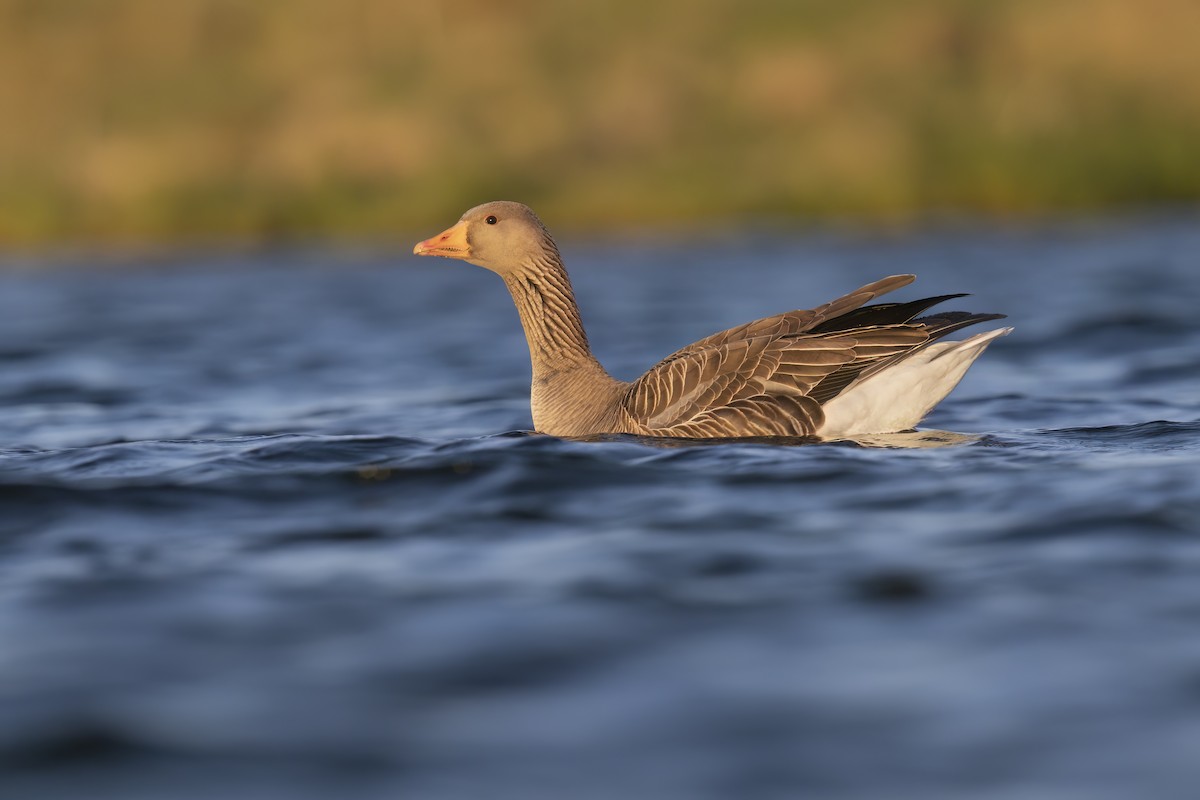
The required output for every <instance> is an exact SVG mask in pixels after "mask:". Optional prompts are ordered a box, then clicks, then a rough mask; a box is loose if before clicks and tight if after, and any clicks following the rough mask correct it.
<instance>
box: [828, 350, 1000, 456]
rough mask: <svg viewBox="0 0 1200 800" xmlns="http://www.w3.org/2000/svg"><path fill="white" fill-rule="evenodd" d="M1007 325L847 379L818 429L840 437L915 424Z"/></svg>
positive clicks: (898, 428)
mask: <svg viewBox="0 0 1200 800" xmlns="http://www.w3.org/2000/svg"><path fill="white" fill-rule="evenodd" d="M1011 330H1012V328H1000V329H998V330H994V331H988V332H986V333H981V334H979V335H978V336H972V337H971V338H970V339H964V340H962V341H958V342H938V343H936V344H931V345H930V346H929V347H926V348H924V349H922V350H918V351H917V352H916V353H913V354H912V355H911V356H909V357H908V358H905V359H903V360H901V361H898V362H896V363H895V364H893V365H892V366H890V367H888V368H887V369H885V370H882V371H880V372H877V373H875V374H874V375H872V376H871V377H869V378H867V379H866V380H864V381H863V382H862V383H858V384H853V385H851V386H850V388H848V389H847V390H845V391H844V392H842V393H841V394H839V395H838V396H837V397H835V398H833V399H832V400H830V401H829V402H828V403H826V404H825V406H824V409H825V424H824V425H822V426H821V428H820V429H819V430H818V431H817V435H818V436H821V437H823V438H825V439H841V438H845V437H848V436H861V435H863V434H874V433H894V432H896V431H906V430H909V429H911V428H913V427H915V426H916V424H917V423H918V422H920V421H921V420H922V419H924V418H925V415H926V414H928V413H929V412H930V411H932V410H933V407H934V406H936V405H937V404H938V403H940V402H941V401H942V399H943V398H944V397H945V396H946V395H948V394H950V390H951V389H953V388H954V387H955V386H957V385H958V382H959V381H961V380H962V378H963V375H965V374H966V372H967V368H968V367H970V366H971V364H972V362H974V361H975V359H977V358H979V356H980V354H981V353H982V352H983V351H984V350H986V349H987V346H988V345H989V344H991V343H992V340H994V339H996V338H998V337H1000V336H1004V335H1006V334H1008V333H1009V332H1010V331H1011Z"/></svg>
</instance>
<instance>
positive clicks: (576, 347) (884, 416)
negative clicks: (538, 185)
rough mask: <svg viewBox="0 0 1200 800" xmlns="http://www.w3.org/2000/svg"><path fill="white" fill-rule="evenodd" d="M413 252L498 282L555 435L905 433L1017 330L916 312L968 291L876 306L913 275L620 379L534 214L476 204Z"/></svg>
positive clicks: (536, 407) (715, 340) (720, 338)
mask: <svg viewBox="0 0 1200 800" xmlns="http://www.w3.org/2000/svg"><path fill="white" fill-rule="evenodd" d="M413 252H414V253H416V254H417V255H436V256H445V257H449V258H457V259H461V260H464V261H468V262H470V263H472V264H476V265H478V266H482V267H486V268H487V269H490V270H491V271H493V272H495V273H497V274H499V275H500V277H501V278H503V279H504V283H505V285H506V286H508V290H509V292H510V293H511V294H512V298H513V302H514V303H515V304H516V307H517V312H518V314H519V315H520V318H521V324H522V326H523V328H524V330H525V339H526V342H527V343H528V345H529V357H530V362H531V364H532V367H533V383H532V386H531V391H530V407H531V410H532V412H533V424H534V427H535V428H536V429H537V430H538V431H540V432H542V433H547V434H551V435H554V436H564V437H581V436H593V435H597V434H611V433H629V434H636V435H641V436H656V437H682V438H704V439H709V438H714V439H720V438H745V437H767V436H788V437H804V436H817V437H821V438H828V439H836V438H843V437H849V436H856V435H865V434H878V433H892V432H897V431H903V430H908V429H911V428H912V427H914V426H915V425H916V424H917V423H919V422H920V421H921V419H923V418H924V417H925V415H927V414H928V413H929V412H930V410H932V409H933V407H934V406H935V405H937V404H938V403H939V402H941V400H942V399H943V398H944V397H945V396H946V395H947V394H949V393H950V391H951V390H952V389H953V388H954V387H955V386H956V385H957V384H958V382H959V381H960V380H962V377H963V375H964V374H965V373H966V371H967V369H968V368H969V367H970V366H971V363H972V362H974V360H975V359H976V358H978V357H979V355H980V354H981V353H982V352H983V351H984V349H986V347H987V346H988V344H990V343H991V342H992V341H993V340H995V339H996V338H997V337H999V336H1003V335H1004V334H1006V333H1008V332H1009V331H1010V330H1011V328H1000V329H997V330H992V331H988V332H986V333H982V334H979V335H977V336H974V337H971V338H969V339H966V340H963V341H944V340H943V337H945V336H947V335H948V334H951V333H953V332H955V331H957V330H960V329H962V328H964V327H967V326H968V325H974V324H975V323H978V322H985V321H988V320H994V319H1001V318H1003V316H1004V315H1002V314H972V313H969V312H965V311H949V312H942V313H934V314H929V315H926V316H922V314H923V313H924V312H925V311H927V310H928V309H930V308H931V307H933V306H934V305H936V304H938V303H940V302H942V301H945V300H950V299H953V298H956V297H962V296H963V295H945V296H941V297H931V298H925V299H921V300H913V301H909V302H906V303H878V304H875V305H868V303H870V302H871V301H872V300H874V299H876V298H877V297H879V296H881V295H883V294H886V293H888V292H891V291H894V290H896V289H899V288H901V287H903V286H907V285H908V284H910V283H912V281H913V280H914V276H912V275H893V276H890V277H887V278H883V279H881V280H878V281H875V282H874V283H870V284H867V285H866V286H863V287H862V288H860V289H856V290H855V291H853V292H851V293H849V294H847V295H845V296H843V297H839V298H838V299H836V300H833V301H830V302H828V303H825V304H824V305H821V306H817V307H816V308H813V309H808V310H796V311H788V312H786V313H783V314H779V315H777V316H774V317H767V318H764V319H759V320H755V321H753V322H748V323H746V324H745V325H740V326H738V327H736V328H731V329H729V330H726V331H721V332H719V333H714V334H713V335H711V336H708V337H706V338H704V339H701V340H700V341H698V342H695V343H693V344H690V345H688V346H687V347H684V348H683V349H681V350H678V351H676V352H674V353H672V354H671V355H669V356H667V357H666V358H664V359H663V360H662V361H660V362H659V363H658V364H656V365H654V366H653V367H651V368H650V369H649V370H648V371H647V372H646V373H645V374H644V375H642V376H641V377H640V378H638V379H637V380H635V381H632V382H625V381H620V380H617V379H616V378H613V377H612V376H611V375H609V374H608V372H606V371H605V369H604V368H603V367H602V366H601V365H600V363H599V362H598V361H597V360H596V358H595V356H593V355H592V351H591V348H590V347H589V345H588V340H587V334H586V333H585V332H584V329H583V323H582V321H581V319H580V316H579V308H578V306H577V305H576V303H575V296H574V292H573V291H572V289H571V282H570V279H569V278H568V277H567V272H566V268H565V267H564V266H563V262H562V258H561V256H560V255H559V251H558V247H557V246H556V245H555V243H554V240H553V238H551V236H550V233H549V232H548V231H547V230H546V228H545V226H544V225H543V224H542V222H541V220H539V219H538V217H537V216H536V215H535V214H534V213H533V211H532V210H531V209H529V208H528V207H527V206H524V205H522V204H520V203H513V202H507V201H498V202H492V203H485V204H483V205H481V206H476V207H475V208H473V209H471V210H470V211H468V212H467V213H465V214H463V216H462V218H461V219H460V220H459V221H458V222H457V223H455V225H453V226H452V227H450V228H448V229H447V230H445V231H444V232H442V233H440V234H438V235H437V236H434V237H432V238H430V239H426V240H425V241H423V242H420V243H418V244H417V245H416V247H414V248H413Z"/></svg>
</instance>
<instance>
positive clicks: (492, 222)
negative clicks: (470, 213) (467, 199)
mask: <svg viewBox="0 0 1200 800" xmlns="http://www.w3.org/2000/svg"><path fill="white" fill-rule="evenodd" d="M484 222H486V223H487V224H488V225H495V224H496V218H495V217H494V216H491V217H488V218H487V219H485V220H484Z"/></svg>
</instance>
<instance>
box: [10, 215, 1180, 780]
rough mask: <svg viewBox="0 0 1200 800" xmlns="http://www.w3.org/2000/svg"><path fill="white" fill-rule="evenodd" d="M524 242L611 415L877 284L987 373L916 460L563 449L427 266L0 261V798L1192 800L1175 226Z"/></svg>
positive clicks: (834, 447) (501, 341)
mask: <svg viewBox="0 0 1200 800" xmlns="http://www.w3.org/2000/svg"><path fill="white" fill-rule="evenodd" d="M563 244H564V251H565V253H566V256H567V259H568V262H569V264H570V266H571V269H572V275H573V277H574V280H575V284H576V288H577V290H578V292H579V295H580V300H581V304H582V306H583V313H584V318H585V322H586V323H587V324H588V326H589V329H590V332H591V335H592V341H593V345H594V346H595V349H596V350H597V353H598V354H599V356H600V357H601V360H602V361H604V363H605V364H606V365H607V366H609V368H610V369H611V370H612V371H613V372H614V373H615V374H617V375H618V376H620V377H625V378H631V377H634V376H635V375H637V374H638V373H639V372H640V371H641V370H643V369H645V368H646V367H648V366H649V365H650V364H652V363H653V362H655V361H656V360H658V359H659V358H661V357H662V356H663V355H665V354H666V353H668V352H670V351H672V350H674V349H675V348H677V347H679V346H681V345H683V344H686V343H687V342H690V341H693V340H695V339H697V338H700V337H701V336H704V335H707V334H709V333H711V332H713V331H714V330H717V329H720V328H724V327H728V326H731V325H734V324H738V323H740V322H744V321H746V320H748V319H751V318H754V317H758V316H764V315H767V314H772V313H777V312H779V311H782V310H785V309H787V308H791V307H807V306H811V305H815V304H817V303H820V302H823V301H825V300H827V299H830V298H831V297H833V296H835V295H837V294H840V293H843V292H845V291H847V290H849V289H851V288H854V287H856V286H858V285H861V284H863V283H867V282H869V281H871V280H875V279H877V278H879V277H881V276H883V275H886V274H893V273H898V272H915V273H917V274H918V275H919V281H918V283H917V284H916V285H915V286H914V287H909V288H908V289H905V290H903V292H902V293H900V295H899V297H900V299H912V298H915V297H918V296H925V295H933V294H943V293H950V292H956V291H970V292H973V293H974V296H973V297H971V298H966V299H964V300H960V301H956V302H955V304H954V305H955V306H956V307H960V308H965V309H969V310H975V311H1001V312H1006V313H1008V314H1009V315H1010V319H1009V320H1008V321H1007V322H1006V323H1005V324H1012V325H1014V326H1015V327H1016V331H1015V332H1014V333H1013V334H1012V335H1011V336H1009V337H1007V338H1005V339H1001V340H1000V341H998V342H997V343H996V344H995V345H993V346H992V348H991V349H990V350H989V351H988V352H987V354H986V355H985V356H984V357H983V359H981V360H980V361H979V362H978V363H977V364H976V366H975V367H974V369H973V370H972V372H971V374H970V375H969V376H968V378H967V380H966V381H965V382H964V383H963V384H962V385H961V386H960V388H959V389H958V390H957V391H956V392H955V393H954V394H953V395H951V397H950V399H949V400H948V401H947V402H946V403H944V404H943V405H942V406H941V407H940V408H939V409H937V410H936V411H935V413H934V414H933V416H931V417H930V418H929V420H928V421H927V424H926V425H925V426H924V427H926V428H929V429H935V430H945V431H951V432H954V433H961V434H970V436H969V437H964V441H962V442H961V443H958V444H955V445H954V446H947V447H923V448H912V447H898V446H896V447H864V446H856V445H853V444H847V443H838V444H818V445H807V446H777V445H771V444H761V443H744V444H730V445H720V446H691V447H656V446H652V445H651V444H649V443H645V442H639V441H636V440H632V439H627V438H620V437H617V438H614V439H612V440H606V441H598V442H571V441H561V440H557V439H554V438H550V437H545V436H539V435H531V434H529V433H528V428H529V426H530V420H529V411H528V362H527V355H526V353H525V350H524V341H523V339H522V337H521V333H520V330H519V328H518V326H517V321H516V316H515V312H514V311H513V309H512V307H511V301H510V300H509V298H508V297H507V294H506V293H505V292H504V289H503V286H502V285H501V284H500V282H499V281H498V280H496V278H495V276H493V275H490V274H488V273H486V272H484V271H482V270H478V269H475V268H472V267H470V266H468V265H464V264H460V263H457V262H449V261H442V260H431V259H425V260H418V259H415V258H413V257H410V256H408V255H406V254H404V251H403V250H399V251H398V252H397V253H395V254H391V253H381V252H378V251H375V252H360V251H352V250H325V249H320V248H297V249H292V250H286V251H273V252H268V253H263V254H241V255H228V254H225V255H215V254H174V255H171V256H169V257H164V258H163V259H161V261H162V262H163V263H159V261H160V260H157V259H155V260H151V261H150V262H149V263H147V262H146V261H145V260H140V261H131V262H129V263H124V262H122V260H121V259H119V258H118V259H114V258H112V257H108V258H106V259H105V263H103V264H98V263H95V262H94V260H91V259H89V258H86V257H82V256H81V257H78V258H76V259H74V260H73V261H72V263H69V264H66V265H60V268H58V269H55V270H50V271H44V270H33V269H30V268H28V265H25V264H23V263H22V262H21V261H20V259H17V258H10V259H9V262H10V264H9V265H10V267H11V269H9V270H8V271H6V272H3V273H0V648H2V649H0V709H2V713H0V773H3V782H4V785H5V787H6V789H7V790H8V791H9V792H11V793H12V794H13V796H15V797H42V796H46V797H69V796H83V795H85V794H86V795H87V796H89V797H120V798H126V799H129V800H137V799H139V798H164V797H170V798H180V799H186V798H211V797H222V798H242V797H245V798H288V799H289V800H304V798H310V797H311V798H317V797H329V796H356V797H368V798H376V797H377V798H395V797H416V798H423V799H428V800H436V799H437V798H460V797H461V798H465V797H483V796H486V797H494V798H529V797H572V798H608V797H653V798H659V799H662V800H667V799H669V798H709V797H711V798H725V797H743V798H776V797H778V798H785V797H787V798H791V797H800V796H806V797H822V798H833V797H884V796H886V797H891V798H908V797H912V798H941V797H945V798H958V797H963V796H972V797H987V798H1018V797H1020V798H1024V797H1055V798H1076V797H1078V798H1084V797H1086V798H1110V797H1111V798H1128V797H1133V796H1141V797H1149V796H1153V797H1156V798H1170V797H1180V798H1184V797H1191V796H1193V793H1194V791H1195V787H1196V786H1197V785H1200V760H1197V759H1196V752H1197V742H1200V636H1198V635H1197V629H1198V628H1200V580H1198V577H1200V576H1198V572H1200V522H1198V521H1197V520H1198V514H1200V487H1198V478H1197V475H1200V469H1198V468H1200V409H1198V404H1197V400H1198V399H1200V355H1198V354H1200V318H1198V316H1197V313H1196V308H1197V303H1198V301H1200V257H1198V256H1197V253H1200V227H1197V226H1196V224H1195V223H1194V221H1193V220H1192V218H1190V217H1186V218H1185V217H1180V218H1167V219H1128V220H1097V221H1092V222H1075V223H1061V224H1046V225H1030V226H1024V227H1012V228H989V227H982V226H974V227H956V228H930V229H928V230H925V231H923V232H918V233H914V234H907V235H894V236H888V235H881V234H861V233H857V232H853V231H844V232H835V233H822V232H807V233H800V234H797V235H795V236H782V235H778V234H764V233H754V232H734V233H724V234H715V235H712V236H708V237H703V238H701V239H700V240H691V241H684V240H683V239H631V240H627V241H623V242H593V243H587V242H572V241H566V242H564V243H563ZM114 262H115V263H114ZM926 438H928V436H927V437H926ZM941 438H945V437H941ZM911 443H912V442H911V441H910V442H907V443H906V442H900V443H892V444H911Z"/></svg>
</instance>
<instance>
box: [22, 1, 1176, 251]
mask: <svg viewBox="0 0 1200 800" xmlns="http://www.w3.org/2000/svg"><path fill="white" fill-rule="evenodd" d="M1198 30H1200V5H1197V4H1196V3H1195V2H1192V1H1191V0H1142V1H1141V2H1133V0H1048V1H1046V2H1030V1H1029V0H911V1H910V2H904V3H895V2H888V1H887V0H855V1H854V2H841V3H827V2H810V1H807V0H758V1H757V2H744V1H739V2H723V1H721V0H715V1H714V0H663V1H662V2H655V3H646V2H632V1H631V0H613V2H607V3H602V4H600V3H582V2H549V1H548V0H513V1H512V2H504V3H499V2H491V1H489V0H445V1H444V2H433V1H432V0H403V1H402V2H398V1H396V0H345V2H328V1H327V0H290V1H289V2H283V1H282V0H262V1H261V2H252V3H248V2H243V1H242V0H178V1H177V2H170V3H164V2H159V0H0V120H3V122H2V123H0V245H10V246H11V245H21V246H26V245H33V246H36V245H43V244H47V243H55V242H63V241H105V242H143V241H157V242H162V241H174V240H180V239H187V240H194V239H198V238H200V239H204V238H216V239H252V240H274V239H280V238H284V237H313V236H316V237H362V236H370V237H387V236H390V235H395V234H396V232H397V231H399V230H403V231H405V232H406V233H408V232H411V231H415V230H421V231H424V230H425V229H426V228H428V227H430V226H438V225H441V224H443V223H444V222H445V221H446V220H447V219H448V218H456V217H457V215H458V214H459V213H461V211H462V210H464V209H465V208H466V207H468V206H470V205H474V204H475V203H477V202H480V201H483V200H488V199H495V198H512V199H520V200H524V201H526V202H528V203H530V204H532V205H534V206H535V207H537V208H539V209H542V210H543V213H544V215H545V216H547V217H549V218H551V220H552V221H553V223H554V226H555V228H556V229H562V228H564V227H566V228H575V229H587V230H594V229H603V228H614V227H618V226H629V225H636V226H646V225H662V224H665V223H669V224H694V223H699V222H702V221H705V220H711V219H715V218H721V219H749V218H751V217H753V218H755V219H761V218H779V219H795V218H796V217H818V218H827V217H856V218H866V219H870V220H878V221H886V222H889V223H890V222H895V221H905V220H909V219H912V218H914V217H916V216H919V215H928V214H936V213H944V212H968V213H972V214H978V213H982V214H1005V215H1011V214H1029V213H1043V212H1063V211H1069V212H1073V211H1078V210H1089V211H1090V210H1096V209H1110V208H1114V207H1130V206H1146V205H1161V204H1180V203H1188V202H1193V201H1196V200H1197V199H1200V157H1198V155H1197V147H1196V142H1197V141H1200V48H1198V47H1196V41H1195V37H1196V31H1198Z"/></svg>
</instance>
